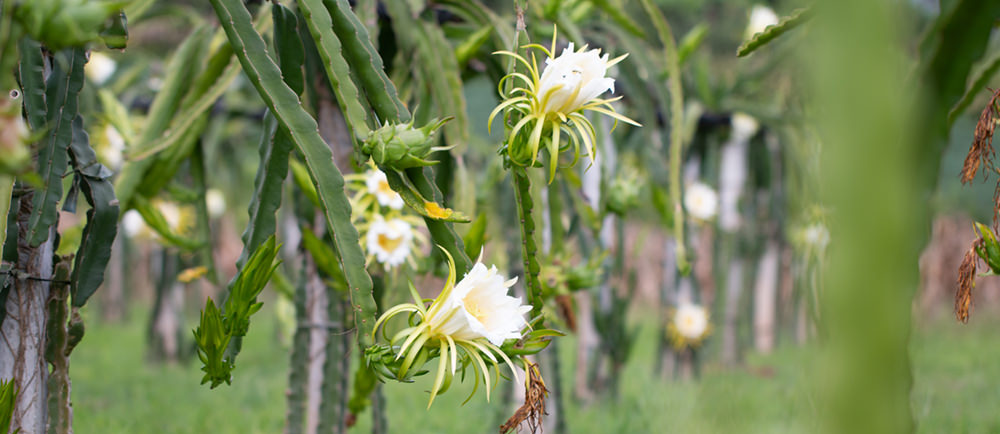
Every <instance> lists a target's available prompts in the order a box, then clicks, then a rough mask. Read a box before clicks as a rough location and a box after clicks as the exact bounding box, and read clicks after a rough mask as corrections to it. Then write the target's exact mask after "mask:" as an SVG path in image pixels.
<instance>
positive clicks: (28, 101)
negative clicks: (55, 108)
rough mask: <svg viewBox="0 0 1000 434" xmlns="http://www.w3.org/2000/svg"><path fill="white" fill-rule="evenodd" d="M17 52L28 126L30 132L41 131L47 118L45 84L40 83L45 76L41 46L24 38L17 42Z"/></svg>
mask: <svg viewBox="0 0 1000 434" xmlns="http://www.w3.org/2000/svg"><path fill="white" fill-rule="evenodd" d="M18 51H19V52H20V54H21V62H20V64H19V65H18V72H19V76H20V79H21V94H22V95H23V96H22V101H24V103H23V104H24V112H25V114H26V115H27V116H26V118H27V119H28V126H30V127H31V130H32V131H35V132H38V131H42V130H44V129H45V125H46V117H47V116H46V113H47V108H46V105H45V83H44V82H43V81H42V77H44V76H45V75H44V66H43V60H42V46H41V45H40V44H39V43H38V42H36V41H34V40H32V39H31V38H28V37H24V38H21V40H20V41H18Z"/></svg>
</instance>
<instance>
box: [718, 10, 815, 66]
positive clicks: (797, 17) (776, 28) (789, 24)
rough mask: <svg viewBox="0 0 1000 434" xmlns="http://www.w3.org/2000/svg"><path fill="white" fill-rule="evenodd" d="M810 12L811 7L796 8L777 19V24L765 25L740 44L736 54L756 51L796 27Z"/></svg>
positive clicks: (806, 19)
mask: <svg viewBox="0 0 1000 434" xmlns="http://www.w3.org/2000/svg"><path fill="white" fill-rule="evenodd" d="M811 12H812V9H809V8H802V9H796V10H795V11H794V12H792V14H791V15H789V16H786V17H782V18H781V20H780V21H778V24H775V25H773V26H767V28H765V29H764V31H763V32H760V33H757V34H755V35H753V37H751V38H750V40H748V41H746V42H744V43H743V44H742V45H740V48H737V49H736V56H737V57H744V56H747V55H749V54H750V53H753V52H754V51H757V49H758V48H760V47H763V46H765V45H767V44H768V43H770V42H771V41H773V40H775V39H777V38H778V37H779V36H781V35H783V34H785V33H786V32H788V31H790V30H792V29H794V28H796V27H798V26H799V25H800V24H802V23H804V22H806V21H808V20H809V18H811V17H812V14H811Z"/></svg>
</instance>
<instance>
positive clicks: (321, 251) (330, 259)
mask: <svg viewBox="0 0 1000 434" xmlns="http://www.w3.org/2000/svg"><path fill="white" fill-rule="evenodd" d="M301 229H302V247H305V248H306V251H308V252H309V255H310V256H312V258H313V261H315V262H316V268H318V269H319V271H322V272H323V274H325V275H326V276H327V277H329V278H330V279H331V280H332V281H333V284H334V285H332V286H334V287H335V288H337V289H340V290H345V291H346V290H347V288H345V287H343V285H342V284H341V282H343V281H344V273H343V272H342V271H340V264H339V263H338V259H337V252H335V251H334V250H333V249H332V248H331V247H330V245H329V244H327V243H326V242H324V241H323V240H321V239H319V237H317V236H316V234H314V233H312V231H311V230H309V228H306V227H303V228H301Z"/></svg>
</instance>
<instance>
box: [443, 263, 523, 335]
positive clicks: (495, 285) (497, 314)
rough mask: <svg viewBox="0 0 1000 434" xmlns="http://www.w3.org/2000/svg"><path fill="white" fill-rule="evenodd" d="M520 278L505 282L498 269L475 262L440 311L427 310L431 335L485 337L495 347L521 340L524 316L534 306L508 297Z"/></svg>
mask: <svg viewBox="0 0 1000 434" xmlns="http://www.w3.org/2000/svg"><path fill="white" fill-rule="evenodd" d="M515 282H517V278H516V277H515V278H513V279H510V280H507V281H504V278H503V276H501V275H499V274H497V267H496V266H491V267H490V268H489V269H487V268H486V266H485V265H483V264H482V263H476V265H475V266H473V267H472V271H469V273H468V274H466V275H465V277H464V278H463V279H462V280H461V281H460V282H458V284H457V285H455V288H454V289H452V291H451V293H450V294H448V296H447V298H446V299H445V300H444V301H443V302H442V303H441V305H440V308H438V309H437V310H434V309H433V308H432V310H430V311H428V316H427V318H425V319H426V321H427V323H428V324H429V326H430V333H431V335H432V336H450V337H451V338H452V339H463V340H473V339H478V338H486V340H488V341H490V343H492V344H493V345H497V346H500V345H503V342H504V341H505V340H507V339H520V338H521V329H522V328H523V327H524V326H525V325H526V324H527V322H526V321H525V320H524V314H525V313H528V312H529V311H530V310H531V306H527V305H521V299H520V298H517V297H511V296H509V295H507V292H508V290H509V288H510V287H511V286H512V285H514V283H515Z"/></svg>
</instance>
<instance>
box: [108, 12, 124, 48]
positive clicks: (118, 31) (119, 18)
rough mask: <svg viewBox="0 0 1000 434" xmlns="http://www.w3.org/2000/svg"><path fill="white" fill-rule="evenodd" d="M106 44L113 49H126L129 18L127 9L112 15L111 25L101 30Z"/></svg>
mask: <svg viewBox="0 0 1000 434" xmlns="http://www.w3.org/2000/svg"><path fill="white" fill-rule="evenodd" d="M101 39H102V40H103V41H104V45H105V46H107V47H108V48H110V49H112V50H124V49H125V47H126V46H127V45H128V19H127V18H126V17H125V10H124V9H123V10H121V11H119V12H118V14H117V15H115V16H112V17H111V25H110V26H108V27H107V28H105V29H104V30H103V31H102V32H101Z"/></svg>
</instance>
